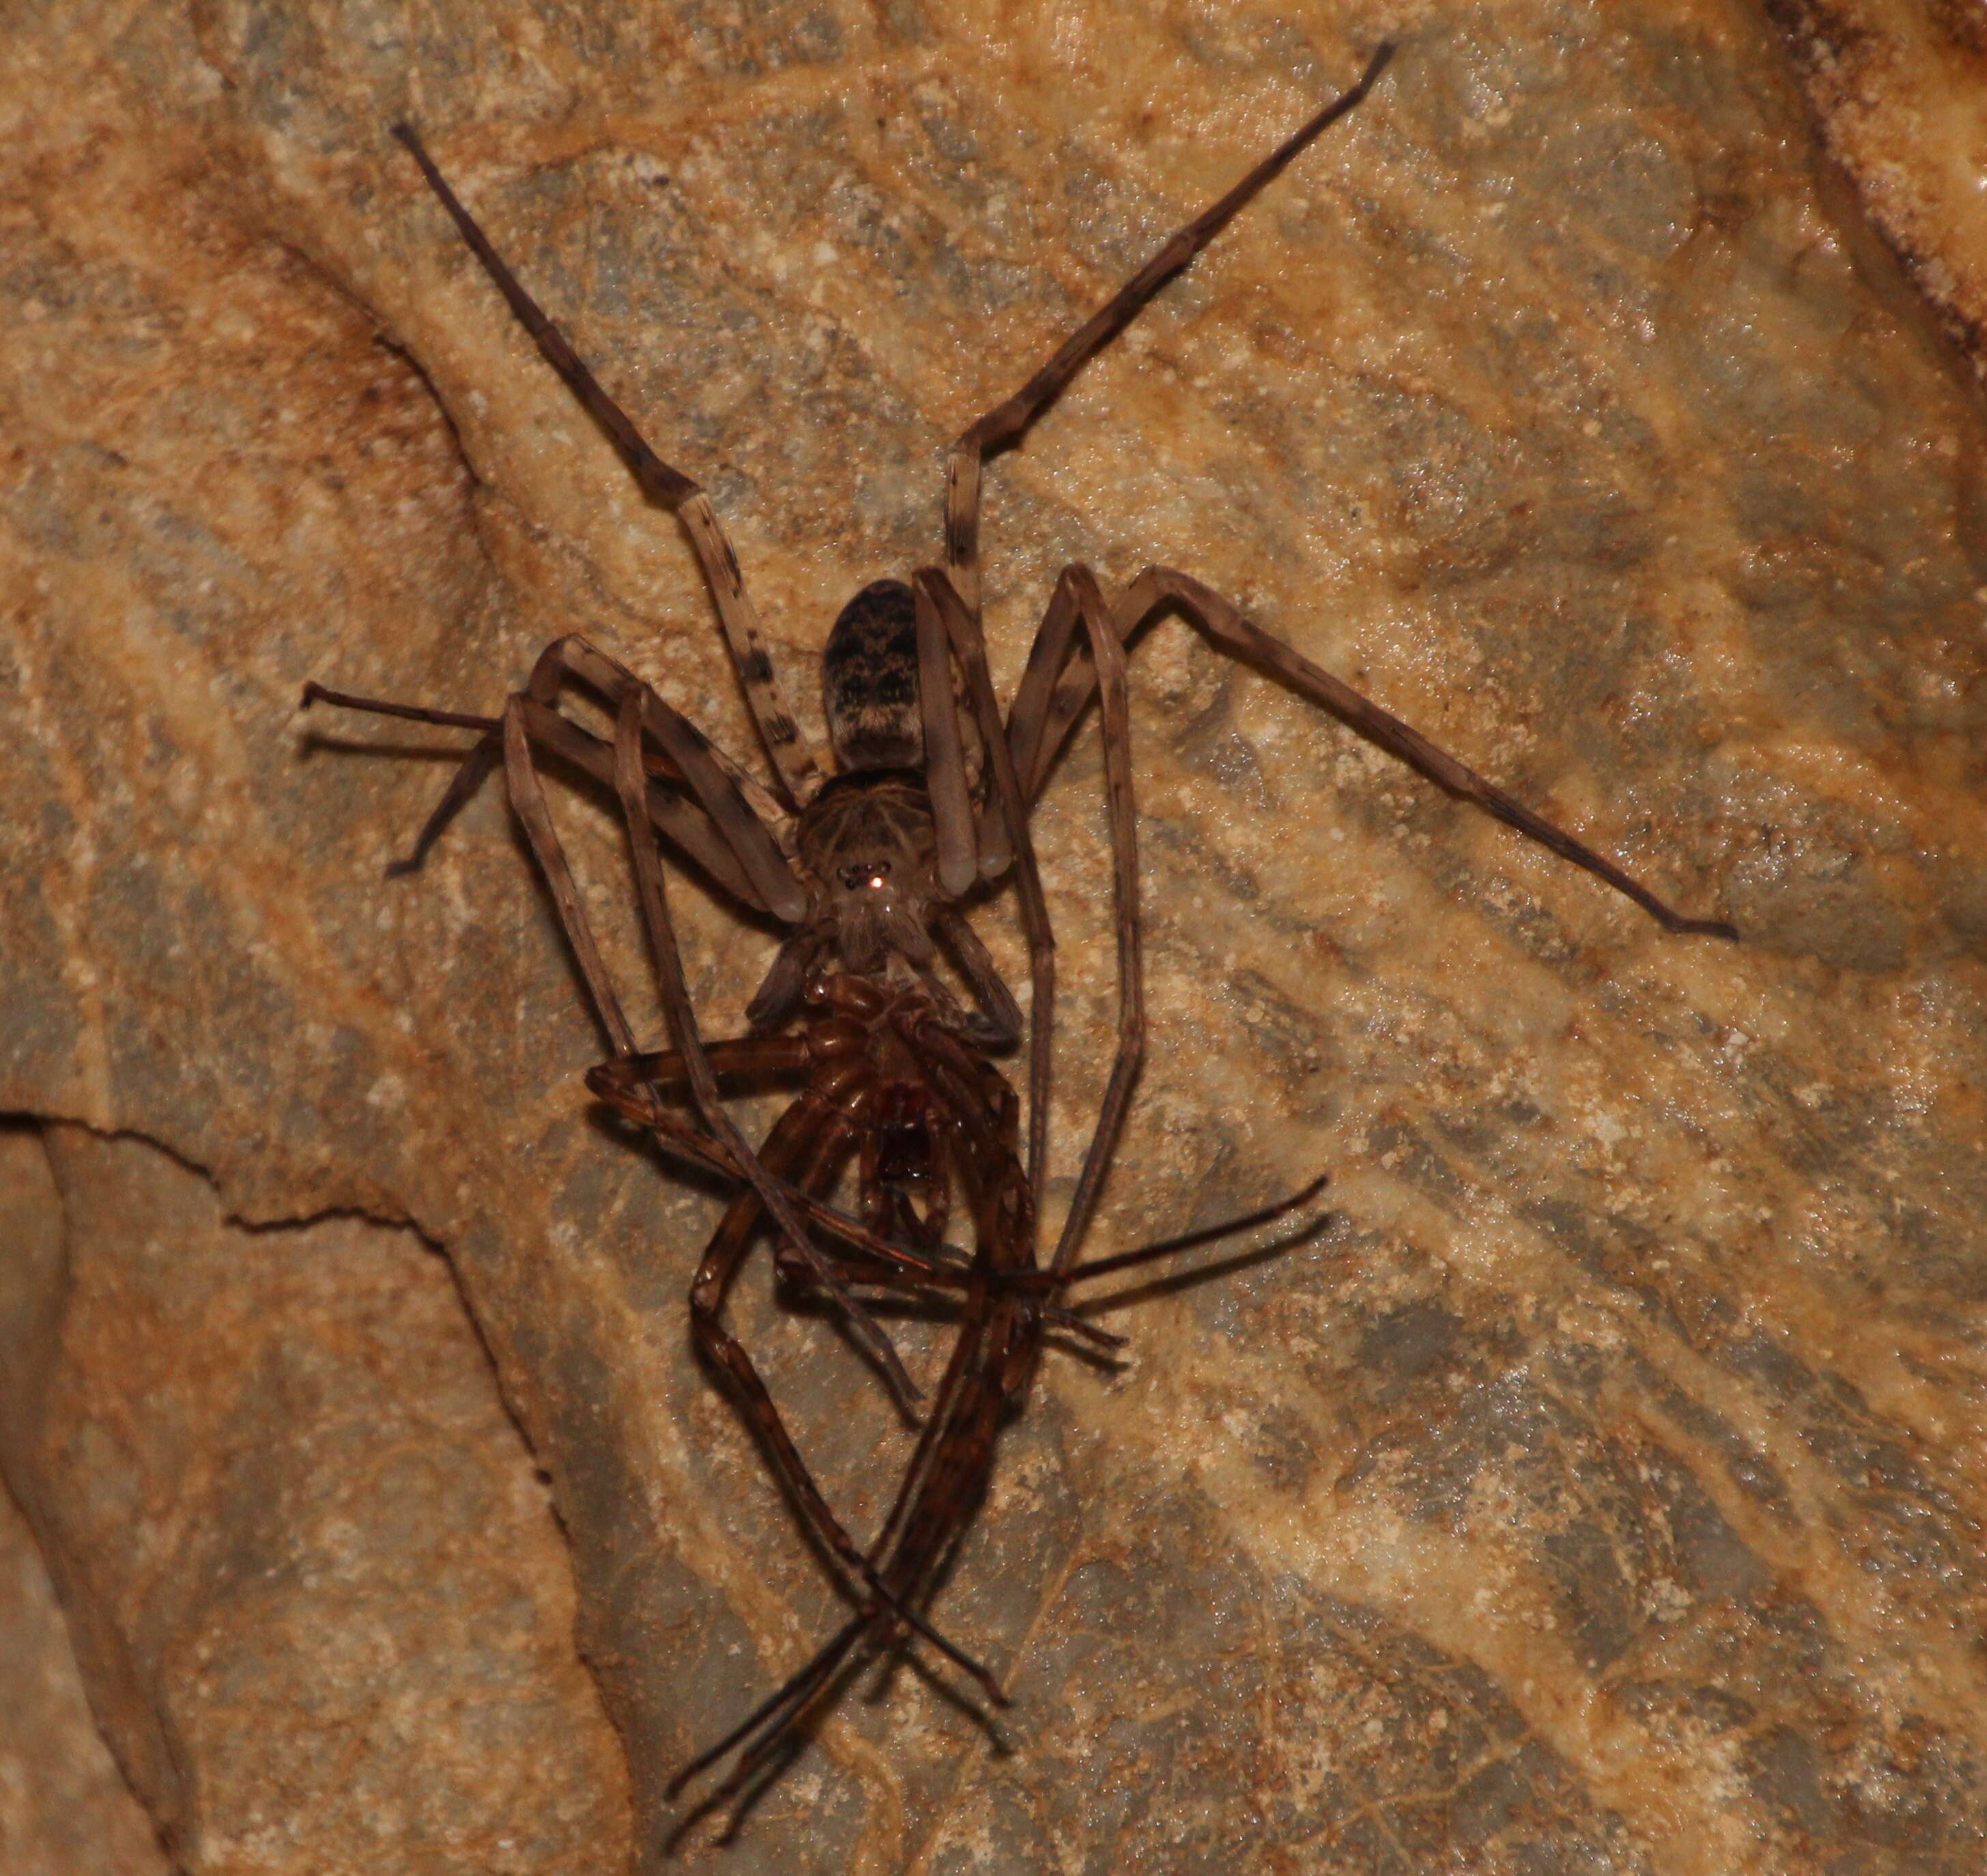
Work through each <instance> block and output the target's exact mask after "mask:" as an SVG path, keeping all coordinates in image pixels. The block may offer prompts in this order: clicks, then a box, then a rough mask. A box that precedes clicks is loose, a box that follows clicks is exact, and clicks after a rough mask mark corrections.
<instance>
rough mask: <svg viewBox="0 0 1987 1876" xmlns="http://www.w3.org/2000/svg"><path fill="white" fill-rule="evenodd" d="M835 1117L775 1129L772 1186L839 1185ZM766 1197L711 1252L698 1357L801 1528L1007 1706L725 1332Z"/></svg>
mask: <svg viewBox="0 0 1987 1876" xmlns="http://www.w3.org/2000/svg"><path fill="white" fill-rule="evenodd" d="M838 1118H839V1117H838V1115H837V1113H836V1112H835V1110H834V1109H833V1108H832V1107H830V1106H828V1105H826V1104H825V1103H822V1102H820V1101H818V1100H816V1099H815V1097H814V1096H811V1095H809V1094H803V1095H802V1096H801V1098H800V1099H799V1100H797V1101H795V1102H794V1104H793V1105H792V1106H791V1107H789V1108H788V1110H787V1111H786V1112H785V1113H784V1114H782V1115H781V1117H780V1118H779V1120H778V1121H777V1122H776V1123H774V1127H773V1130H772V1132H771V1133H769V1134H768V1135H767V1137H766V1143H765V1144H764V1147H762V1148H761V1150H760V1153H759V1154H758V1156H757V1160H758V1162H759V1163H760V1164H761V1165H762V1166H763V1167H764V1170H766V1172H767V1174H768V1175H769V1176H770V1177H772V1178H773V1179H775V1180H778V1179H784V1178H786V1177H788V1176H790V1175H791V1174H795V1173H797V1172H798V1174H800V1175H801V1187H802V1189H803V1190H805V1191H810V1192H811V1193H814V1194H816V1195H818V1194H819V1192H820V1191H821V1190H822V1189H823V1188H824V1187H826V1186H828V1185H829V1184H832V1183H833V1180H834V1178H835V1174H836V1173H837V1172H838V1170H840V1167H841V1165H842V1157H843V1154H844V1153H845V1149H846V1142H845V1138H844V1137H842V1134H841V1130H839V1129H838V1127H837V1126H836V1122H837V1121H838ZM765 1211H766V1207H765V1204H764V1194H762V1193H760V1192H758V1191H750V1192H741V1193H740V1194H739V1195H738V1197H737V1198H735V1199H734V1200H733V1201H732V1202H731V1204H730V1207H728V1208H727V1211H726V1212H725V1214H724V1218H722V1219H720V1221H719V1223H718V1227H717V1231H716V1233H715V1234H713V1237H712V1238H711V1241H710V1245H709V1247H708V1248H707V1249H706V1250H705V1251H704V1254H703V1260H702V1261H701V1262H700V1263H699V1265H697V1275H696V1276H695V1277H694V1278H693V1279H692V1281H691V1283H690V1335H691V1338H692V1339H693V1341H694V1342H696V1344H697V1349H698V1352H700V1354H702V1355H703V1357H704V1359H706V1360H707V1361H708V1362H710V1364H711V1366H713V1368H715V1369H717V1370H718V1372H720V1373H721V1374H722V1375H724V1377H725V1379H726V1380H727V1382H728V1383H729V1384H730V1388H731V1390H732V1393H733V1396H734V1399H736V1400H737V1404H738V1408H739V1411H740V1413H742V1414H743V1415H744V1417H745V1420H746V1422H747V1424H748V1425H749V1426H751V1428H752V1430H753V1431H754V1433H755V1434H756V1435H757V1437H758V1440H759V1442H760V1444H761V1447H763V1449H764V1452H765V1453H766V1457H767V1460H768V1462H769V1463H771V1466H772V1468H773V1472H774V1476H775V1477H777V1478H778V1480H779V1481H780V1483H781V1486H782V1487H784V1489H785V1490H786V1492H787V1494H788V1497H790V1499H791V1500H792V1502H793V1504H794V1507H795V1508H796V1509H797V1510H798V1511H799V1512H800V1514H801V1520H802V1521H803V1522H804V1523H805V1524H806V1526H807V1527H808V1530H809V1531H811V1532H812V1533H813V1534H814V1535H815V1538H817V1539H818V1541H820V1543H821V1545H822V1547H823V1548H825V1550H826V1551H828V1554H830V1555H831V1556H832V1557H833V1558H835V1560H836V1561H838V1563H839V1564H842V1566H843V1567H844V1568H845V1569H846V1570H848V1571H849V1573H850V1574H851V1575H852V1576H854V1577H855V1578H856V1579H857V1580H858V1581H860V1582H862V1583H863V1584H865V1585H867V1587H868V1588H869V1591H870V1593H871V1594H872V1595H875V1596H877V1597H879V1598H882V1600H883V1601H884V1602H886V1603H888V1604H889V1605H890V1606H891V1607H892V1609H893V1610H894V1611H895V1612H896V1613H897V1614H899V1615H902V1618H903V1619H904V1620H905V1621H906V1622H909V1624H910V1625H912V1626H913V1628H916V1631H917V1632H918V1633H919V1635H922V1636H923V1638H924V1639H926V1641H928V1642H930V1643H931V1644H932V1645H933V1647H935V1648H936V1649H939V1650H940V1652H942V1653H943V1654H944V1655H946V1658H947V1659H950V1660H951V1661H953V1662H956V1664H957V1665H959V1666H960V1668H961V1669H963V1670H964V1671H965V1672H967V1673H968V1674H970V1675H971V1676H973V1678H974V1679H976V1680H977V1681H978V1682H980V1685H981V1686H983V1687H985V1688H986V1689H987V1691H988V1692H990V1694H991V1695H992V1696H993V1697H994V1699H1005V1697H1006V1696H1004V1695H1003V1694H1002V1693H1001V1692H1000V1685H999V1683H998V1682H997V1681H995V1679H994V1677H993V1676H992V1675H990V1673H988V1672H987V1669H985V1668H983V1667H982V1666H981V1665H980V1663H979V1662H977V1661H975V1660H973V1658H972V1657H971V1656H970V1655H967V1654H966V1653H964V1652H963V1651H962V1650H960V1649H958V1648H956V1647H955V1646H954V1645H953V1644H952V1643H951V1642H948V1641H947V1640H946V1639H945V1637H944V1636H943V1635H940V1634H939V1633H938V1632H937V1631H936V1629H934V1628H931V1627H930V1626H929V1625H928V1624H927V1623H926V1622H925V1621H924V1620H923V1618H922V1617H920V1616H919V1615H918V1614H917V1613H916V1612H915V1611H914V1610H909V1609H897V1608H896V1599H895V1598H893V1597H892V1595H891V1594H890V1591H889V1588H888V1587H887V1586H886V1585H885V1584H884V1583H883V1582H882V1580H881V1579H880V1578H879V1577H878V1575H877V1574H876V1571H875V1569H874V1568H873V1567H872V1564H871V1563H870V1561H869V1558H867V1557H866V1556H865V1554H863V1552H862V1549H861V1548H860V1547H859V1545H858V1544H856V1542H855V1540H854V1539H853V1538H851V1537H850V1536H849V1535H848V1532H847V1531H845V1530H844V1529H843V1528H842V1522H841V1521H840V1520H839V1519H838V1517H836V1516H835V1514H834V1512H833V1511H832V1510H831V1509H830V1508H829V1507H828V1500H826V1499H825V1498H824V1497H822V1496H821V1489H820V1487H818V1486H817V1485H816V1484H815V1482H814V1475H813V1474H811V1473H810V1472H809V1471H808V1468H807V1462H806V1461H805V1460H803V1459H802V1458H801V1454H800V1449H799V1448H798V1447H797V1446H795V1445H794V1442H793V1439H792V1436H791V1435H790V1434H789V1433H788V1431H787V1429H786V1423H785V1422H784V1421H783V1420H781V1418H780V1413H779V1410H778V1408H777V1407H775V1406H774V1404H773V1397H772V1396H771V1394H770V1393H768V1392H767V1389H766V1384H765V1383H764V1381H762V1380H761V1379H760V1376H759V1371H758V1370H757V1368H755V1367H754V1366H753V1363H752V1359H751V1356H749V1355H747V1353H746V1352H745V1347H744V1344H743V1343H742V1342H740V1341H739V1340H738V1339H737V1336H735V1335H733V1334H732V1333H731V1332H730V1330H729V1329H727V1328H726V1327H725V1325H724V1300H725V1298H726V1295H727V1294H728V1292H730V1287H731V1284H732V1282H733V1280H734V1278H736V1277H737V1274H738V1271H739V1267H740V1265H741V1264H742V1263H743V1262H744V1258H745V1255H746V1253H747V1251H749V1250H750V1249H751V1244H752V1240H753V1238H754V1235H755V1234H757V1231H758V1229H759V1227H760V1225H761V1224H762V1223H763V1222H764V1215H765Z"/></svg>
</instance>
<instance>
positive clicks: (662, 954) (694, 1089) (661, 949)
mask: <svg viewBox="0 0 1987 1876" xmlns="http://www.w3.org/2000/svg"><path fill="white" fill-rule="evenodd" d="M659 702H660V700H659V699H656V696H655V693H654V692H653V691H651V690H649V688H648V686H647V685H641V686H639V688H637V689H630V690H628V691H626V692H623V693H622V699H621V712H620V718H619V722H618V724H617V726H616V734H615V780H616V784H617V785H618V786H619V789H620V791H621V800H622V809H623V813H624V818H625V820H626V824H627V829H628V840H629V848H630V850H632V852H633V856H634V862H635V881H636V886H637V887H638V889H639V892H640V894H641V901H642V919H643V925H644V926H645V927H646V929H647V931H648V934H649V950H650V951H651V952H652V954H653V957H654V959H655V965H656V979H657V982H658V984H659V985H660V989H661V992H662V999H663V1012H664V1014H665V1015H666V1016H667V1018H668V1019H669V1025H670V1039H672V1040H673V1042H675V1044H676V1048H677V1050H678V1052H679V1053H680V1055H681V1056H682V1057H683V1069H684V1071H685V1073H687V1075H688V1076H689V1078H690V1092H691V1094H692V1096H693V1097H694V1099H695V1101H696V1103H697V1111H698V1112H699V1113H700V1114H701V1115H702V1116H703V1121H704V1124H705V1125H706V1126H707V1127H709V1128H710V1130H711V1132H712V1133H714V1134H716V1135H717V1138H718V1139H719V1140H720V1141H721V1142H722V1143H724V1146H725V1147H727V1149H728V1150H729V1151H730V1154H732V1157H734V1160H736V1161H737V1164H738V1166H739V1167H740V1169H741V1170H743V1171H744V1174H745V1176H746V1177H747V1179H749V1180H751V1184H752V1186H753V1189H754V1191H756V1192H757V1194H758V1195H759V1197H760V1199H761V1201H762V1202H763V1203H764V1206H765V1207H766V1210H767V1213H768V1214H770V1215H771V1218H772V1220H773V1222H774V1226H775V1227H776V1228H777V1229H778V1231H779V1234H780V1236H781V1239H782V1240H783V1241H784V1242H785V1243H786V1244H788V1245H789V1246H791V1248H792V1249H793V1250H794V1251H795V1252H796V1253H797V1254H798V1256H799V1257H800V1258H801V1261H802V1262H803V1263H804V1264H805V1265H806V1266H807V1267H808V1269H809V1270H810V1271H812V1272H813V1274H814V1276H815V1281H816V1282H818V1283H819V1284H820V1285H821V1288H823V1289H825V1291H826V1292H828V1295H830V1296H832V1298H834V1299H835V1303H836V1305H838V1307H839V1308H840V1309H841V1311H842V1314H843V1315H844V1316H845V1318H846V1319H847V1321H848V1326H849V1330H850V1332H851V1333H852V1335H854V1336H855V1339H857V1341H859V1342H861V1343H862V1346H863V1347H864V1348H865V1349H868V1350H869V1353H870V1355H871V1356H872V1358H873V1359H875V1361H876V1362H877V1363H878V1364H879V1366H881V1367H882V1370H883V1372H884V1373H885V1374H886V1376H889V1379H890V1382H891V1384H892V1386H894V1387H896V1389H898V1391H899V1393H900V1395H901V1396H902V1397H903V1398H905V1399H912V1400H914V1399H916V1398H917V1389H916V1386H915V1385H914V1384H913V1382H912V1380H911V1377H910V1376H909V1373H908V1372H906V1369H905V1367H904V1365H903V1362H902V1361H901V1360H900V1359H899V1357H898V1354H897V1351H896V1349H895V1348H894V1347H892V1346H891V1342H890V1339H889V1337H888V1336H887V1335H885V1334H884V1333H883V1332H882V1329H881V1328H880V1327H879V1326H878V1325H877V1323H876V1321H875V1318H874V1317H872V1315H870V1314H869V1311H867V1310H866V1309H865V1308H863V1307H862V1305H861V1304H860V1303H859V1302H857V1301H856V1300H855V1298H854V1297H852V1296H851V1295H849V1294H848V1290H847V1289H846V1288H845V1286H844V1285H843V1284H842V1279H841V1278H840V1277H838V1275H836V1274H835V1268H834V1266H833V1265H832V1264H830V1263H829V1261H828V1259H827V1258H825V1257H824V1256H823V1255H821V1252H820V1251H819V1250H818V1249H817V1248H815V1243H814V1241H813V1240H812V1239H811V1238H809V1237H808V1234H807V1233H806V1232H805V1231H804V1230H802V1228H801V1222H800V1220H799V1219H798V1218H796V1217H795V1216H794V1211H793V1207H791V1206H790V1205H789V1204H788V1203H787V1201H786V1197H785V1195H784V1194H783V1193H782V1191H781V1189H780V1187H779V1184H778V1180H776V1179H774V1177H773V1176H772V1174H771V1170H770V1169H769V1168H767V1167H765V1166H764V1165H763V1164H761V1160H760V1158H759V1156H758V1155H757V1154H755V1153H754V1152H753V1150H752V1149H751V1147H748V1146H747V1144H746V1143H745V1140H744V1136H743V1135H742V1134H740V1133H739V1131H738V1129H737V1125H736V1124H735V1123H734V1121H733V1120H732V1118H731V1116H730V1113H729V1111H728V1110H727V1109H726V1107H725V1105H724V1100H722V1098H721V1097H720V1096H719V1094H718V1092H717V1077H716V1076H714V1075H713V1073H711V1069H710V1062H709V1061H708V1059H707V1058H706V1056H705V1055H704V1053H703V1042H702V1039H700V1037H699V1036H698V1034H697V1012H696V1010H695V1009H694V1008H693V1006H692V1005H691V1002H690V987H689V985H687V983H686V982H684V981H683V958H682V955H681V954H680V952H679V951H678V950H677V949H676V932H675V930H674V928H673V926H672V925H671V924H670V913H669V901H668V899H667V898H666V896H665V894H664V891H663V861H662V854H661V853H660V850H659V849H658V848H657V847H656V830H655V829H654V828H653V827H651V826H650V825H649V817H648V813H647V804H646V791H647V786H648V784H647V778H646V775H645V773H644V772H643V767H642V736H643V729H644V728H645V727H646V726H647V725H648V723H649V722H651V721H652V720H653V710H654V707H655V706H656V705H657V704H658V703H659ZM671 714H672V715H673V714H674V713H673V712H671ZM679 720H680V719H679ZM670 754H671V755H672V756H674V755H675V754H676V751H675V750H674V749H672V750H670ZM742 805H743V804H742V803H740V806H741V807H742ZM755 824H756V823H755ZM740 858H741V859H743V858H744V855H743V854H741V855H740ZM788 877H791V875H789V876H788ZM618 1053H623V1054H632V1053H633V1049H632V1048H630V1049H624V1050H619V1051H618Z"/></svg>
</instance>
